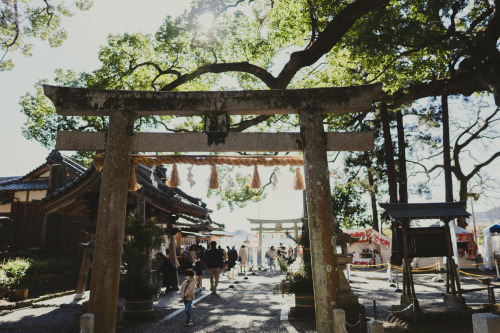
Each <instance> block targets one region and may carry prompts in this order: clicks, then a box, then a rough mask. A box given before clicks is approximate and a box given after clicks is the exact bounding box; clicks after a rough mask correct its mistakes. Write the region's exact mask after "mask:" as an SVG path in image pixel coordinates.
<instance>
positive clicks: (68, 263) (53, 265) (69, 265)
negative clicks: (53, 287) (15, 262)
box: [26, 258, 80, 276]
mask: <svg viewBox="0 0 500 333" xmlns="http://www.w3.org/2000/svg"><path fill="white" fill-rule="evenodd" d="M79 268H80V263H79V262H77V261H76V260H74V259H71V258H47V259H32V261H31V265H30V267H29V268H28V270H27V272H26V275H28V276H30V275H31V276H33V275H39V274H66V273H75V272H78V270H79Z"/></svg>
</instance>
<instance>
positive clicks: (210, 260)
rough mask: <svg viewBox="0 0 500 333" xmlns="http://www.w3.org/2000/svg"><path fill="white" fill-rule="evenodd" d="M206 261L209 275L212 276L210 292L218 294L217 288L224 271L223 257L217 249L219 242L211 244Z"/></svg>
mask: <svg viewBox="0 0 500 333" xmlns="http://www.w3.org/2000/svg"><path fill="white" fill-rule="evenodd" d="M205 261H206V264H207V267H208V274H209V276H210V290H211V291H212V293H213V294H216V293H217V286H218V285H219V275H220V272H221V270H222V264H223V255H222V252H221V251H219V249H218V248H217V242H216V241H212V242H210V250H208V251H207V253H206V254H205Z"/></svg>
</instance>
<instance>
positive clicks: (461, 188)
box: [457, 177, 469, 229]
mask: <svg viewBox="0 0 500 333" xmlns="http://www.w3.org/2000/svg"><path fill="white" fill-rule="evenodd" d="M468 185H469V179H468V178H467V177H463V178H459V179H458V197H459V200H460V201H465V202H467V199H468V198H469V190H468V189H467V187H468ZM457 225H458V226H459V227H461V228H464V229H465V228H466V227H467V220H466V218H465V217H459V218H457Z"/></svg>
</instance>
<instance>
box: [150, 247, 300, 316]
mask: <svg viewBox="0 0 500 333" xmlns="http://www.w3.org/2000/svg"><path fill="white" fill-rule="evenodd" d="M297 252H298V248H292V247H291V246H289V247H288V249H287V248H286V247H285V246H284V245H283V244H282V243H280V245H279V246H278V247H277V248H275V247H274V246H271V247H269V248H268V250H267V251H266V258H267V264H268V266H269V269H271V270H275V269H276V263H277V260H278V258H283V260H286V261H287V262H288V263H292V262H293V261H295V259H296V258H297V254H298V253H297ZM179 258H180V261H181V262H180V263H179V261H177V257H176V256H173V258H170V256H168V250H167V256H165V255H163V254H162V253H158V254H157V260H160V261H161V265H160V266H159V269H158V273H160V274H161V275H162V282H163V286H164V287H165V291H166V292H170V291H173V290H179V288H178V285H179V281H178V271H185V273H186V280H185V281H184V282H183V283H182V285H181V288H180V295H181V298H182V300H183V301H184V307H185V312H186V325H192V313H191V306H192V302H193V299H194V290H195V288H202V289H204V288H203V272H204V271H205V270H208V275H209V280H210V291H211V292H212V293H213V294H217V287H218V285H219V278H220V275H221V273H222V274H223V273H224V272H227V271H231V270H232V269H234V268H235V267H236V265H237V263H239V266H240V271H241V272H242V273H246V272H247V269H248V267H249V253H248V248H247V247H245V245H241V247H240V248H239V249H238V250H236V247H235V246H233V247H232V248H230V247H229V246H228V247H227V250H226V249H224V248H222V247H221V246H220V245H219V246H217V242H215V241H212V242H210V249H208V250H207V249H205V248H204V246H203V245H202V244H197V245H191V246H189V247H188V248H187V249H186V251H184V253H183V254H182V257H179ZM174 261H175V262H174Z"/></svg>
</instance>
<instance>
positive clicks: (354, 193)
mask: <svg viewBox="0 0 500 333" xmlns="http://www.w3.org/2000/svg"><path fill="white" fill-rule="evenodd" d="M332 203H333V213H334V215H335V217H336V218H337V220H338V221H339V223H340V226H341V228H343V229H351V228H353V227H363V226H365V225H369V224H370V222H371V221H370V219H369V217H367V215H366V204H365V203H363V202H362V198H361V192H360V190H359V188H357V187H355V186H354V185H353V184H352V183H346V184H338V183H336V184H334V186H333V188H332Z"/></svg>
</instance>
